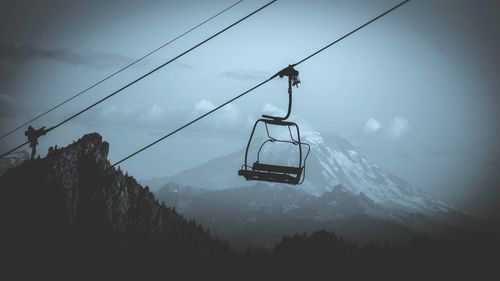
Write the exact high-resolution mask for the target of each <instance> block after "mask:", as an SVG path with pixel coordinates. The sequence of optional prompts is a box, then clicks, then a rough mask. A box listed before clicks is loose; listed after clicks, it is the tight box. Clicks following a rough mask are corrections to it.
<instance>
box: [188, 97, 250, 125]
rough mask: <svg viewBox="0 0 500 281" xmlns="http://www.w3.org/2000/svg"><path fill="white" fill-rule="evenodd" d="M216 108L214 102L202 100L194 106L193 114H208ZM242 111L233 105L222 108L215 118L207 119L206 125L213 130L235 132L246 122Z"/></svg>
mask: <svg viewBox="0 0 500 281" xmlns="http://www.w3.org/2000/svg"><path fill="white" fill-rule="evenodd" d="M215 107H216V106H215V105H214V104H213V102H211V101H209V100H201V101H199V102H197V103H196V104H195V105H194V110H193V114H194V115H199V114H201V113H206V112H208V111H210V110H212V109H214V108H215ZM243 120H244V118H243V117H242V115H241V113H240V110H239V109H238V107H237V106H235V105H233V104H228V105H226V106H224V107H222V108H221V109H220V110H219V111H218V112H217V113H215V115H214V116H213V117H209V118H208V119H206V120H205V121H204V122H205V123H204V124H205V125H206V126H208V128H209V129H210V128H213V129H217V130H234V129H239V128H240V127H241V126H240V125H241V124H242V123H243V122H244V121H243Z"/></svg>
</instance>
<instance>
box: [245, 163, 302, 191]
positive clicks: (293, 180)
mask: <svg viewBox="0 0 500 281" xmlns="http://www.w3.org/2000/svg"><path fill="white" fill-rule="evenodd" d="M302 169H303V168H298V167H290V166H281V165H270V164H262V163H259V162H255V163H254V164H253V166H252V169H251V170H250V169H242V170H239V171H238V175H240V176H243V177H245V179H246V180H257V181H267V182H277V183H286V184H294V185H295V184H299V181H300V176H301V175H302Z"/></svg>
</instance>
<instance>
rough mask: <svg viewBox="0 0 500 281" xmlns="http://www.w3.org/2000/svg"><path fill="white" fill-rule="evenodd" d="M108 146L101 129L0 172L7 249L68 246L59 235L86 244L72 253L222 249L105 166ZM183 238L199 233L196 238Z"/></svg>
mask: <svg viewBox="0 0 500 281" xmlns="http://www.w3.org/2000/svg"><path fill="white" fill-rule="evenodd" d="M108 152H109V144H108V143H107V142H105V141H103V140H102V137H101V136H100V135H99V134H97V133H92V134H87V135H84V136H83V137H82V138H80V139H79V140H78V141H76V142H73V143H72V144H70V145H68V146H66V147H63V148H57V147H51V148H50V149H49V153H48V155H47V157H45V158H40V159H36V160H34V161H24V162H23V163H22V164H21V165H20V166H19V167H16V168H13V169H10V170H8V171H7V172H6V173H4V174H2V175H1V176H0V221H2V222H3V224H4V227H5V228H4V231H2V233H0V241H13V242H12V243H11V244H12V245H10V246H9V247H11V250H12V251H13V252H19V251H20V252H22V251H26V252H31V250H32V249H29V248H26V247H29V246H26V245H30V244H33V243H32V242H33V241H35V242H36V243H35V244H37V245H44V246H43V247H45V246H46V247H47V248H46V249H45V248H44V249H43V250H42V251H40V253H42V252H51V251H53V249H66V248H67V246H68V245H65V244H64V241H66V242H68V241H70V242H71V243H72V244H71V247H77V248H78V247H79V245H85V249H79V248H78V249H77V250H76V252H79V251H80V250H82V251H83V253H88V254H90V255H97V256H99V255H100V254H102V255H106V254H115V253H116V252H117V251H125V252H127V253H129V254H130V257H131V258H137V257H139V256H141V255H135V254H134V253H133V249H144V251H146V252H147V251H150V253H161V254H164V255H168V256H174V255H183V254H185V253H189V252H190V253H191V254H203V253H208V254H211V253H214V252H220V253H225V252H226V248H225V246H224V245H221V244H219V243H218V242H217V241H215V240H212V239H211V238H210V236H209V235H208V233H206V232H204V231H203V230H202V229H201V227H200V226H199V225H197V224H196V223H195V222H194V221H189V222H188V221H186V220H185V219H184V218H183V217H182V216H180V215H179V214H178V213H177V212H175V210H173V209H171V208H168V207H166V206H165V205H163V204H160V203H158V201H157V200H156V199H155V197H154V195H153V194H152V193H151V192H149V190H148V188H147V187H146V188H144V187H142V186H141V185H139V184H138V183H137V182H136V180H135V179H134V178H132V177H130V176H127V175H124V174H123V172H122V171H120V170H119V169H118V170H117V169H114V168H113V167H111V164H110V163H109V161H108V159H107V156H108ZM20 233H21V234H22V236H20ZM38 234H40V235H38ZM23 235H24V236H23ZM20 237H24V238H20ZM187 237H197V239H198V238H199V241H200V244H196V243H193V240H191V239H190V238H187ZM2 238H5V239H2ZM27 240H33V241H27ZM26 242H29V243H27V244H26ZM195 244H196V245H195ZM172 245H175V247H174V246H172ZM73 250H75V249H73ZM87 250H89V252H86V251H87ZM57 254H60V255H61V256H64V254H67V253H64V252H61V253H57ZM136 256H137V257H136ZM89 258H90V257H89Z"/></svg>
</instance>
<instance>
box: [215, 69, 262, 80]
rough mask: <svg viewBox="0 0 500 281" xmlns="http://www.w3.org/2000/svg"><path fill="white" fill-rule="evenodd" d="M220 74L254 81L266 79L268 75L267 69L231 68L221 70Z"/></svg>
mask: <svg viewBox="0 0 500 281" xmlns="http://www.w3.org/2000/svg"><path fill="white" fill-rule="evenodd" d="M222 76H225V77H228V78H231V79H235V80H243V81H255V80H264V79H267V78H269V76H270V75H269V73H268V72H267V71H260V70H232V71H226V72H223V73H222Z"/></svg>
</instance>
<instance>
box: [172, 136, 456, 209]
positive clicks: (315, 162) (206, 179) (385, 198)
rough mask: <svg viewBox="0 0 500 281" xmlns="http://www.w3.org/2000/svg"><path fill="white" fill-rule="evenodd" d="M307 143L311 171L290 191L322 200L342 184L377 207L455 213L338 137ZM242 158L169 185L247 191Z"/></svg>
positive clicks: (277, 158)
mask: <svg viewBox="0 0 500 281" xmlns="http://www.w3.org/2000/svg"><path fill="white" fill-rule="evenodd" d="M302 139H303V140H304V141H305V142H308V143H309V144H310V145H311V153H310V155H309V158H308V159H307V165H306V179H305V181H304V183H303V184H302V185H300V186H298V187H290V186H289V187H288V188H298V189H302V190H305V191H307V192H309V193H311V194H314V195H316V196H319V195H321V194H323V193H324V192H328V191H331V190H332V189H333V188H334V186H336V185H338V184H342V185H343V186H344V187H345V188H346V189H347V190H349V191H351V192H353V193H354V194H363V195H364V196H367V197H368V198H370V199H371V200H373V201H374V202H375V203H377V204H380V205H383V206H385V207H390V208H391V209H393V210H403V211H406V212H418V213H422V214H428V215H436V214H441V213H447V212H449V211H450V210H452V207H450V206H448V205H447V204H445V203H444V202H441V201H440V200H438V199H435V198H433V197H431V196H429V195H427V194H425V193H424V192H422V191H420V190H418V189H417V188H414V187H412V186H411V185H410V184H408V183H407V182H405V181H404V180H402V179H400V178H398V177H396V176H395V175H393V174H391V173H389V172H388V171H385V170H384V169H382V168H380V167H378V166H377V165H375V164H373V163H371V162H370V161H368V159H366V158H365V157H363V156H362V155H361V154H360V153H358V152H357V151H356V150H355V148H354V147H353V146H352V145H350V144H349V143H348V142H347V141H346V140H344V139H342V138H340V137H339V136H337V135H333V134H332V135H328V136H326V137H324V136H322V135H321V134H320V133H319V132H305V133H303V135H302ZM262 154H263V155H264V156H265V157H266V156H267V161H270V162H272V163H293V162H294V161H295V162H296V160H295V159H294V158H296V151H293V150H289V149H288V150H287V149H282V148H278V149H276V147H273V148H272V147H269V146H267V147H265V148H264V149H263V152H262ZM243 157H244V150H240V151H237V152H235V153H232V154H229V155H226V156H223V157H219V158H216V159H213V160H211V161H209V162H207V163H204V164H202V165H199V166H197V167H195V168H192V169H190V170H187V171H184V172H182V173H179V174H177V175H175V176H172V177H171V178H170V181H172V182H176V183H179V184H183V185H189V186H195V187H201V188H205V189H209V190H217V189H226V188H231V187H237V186H242V185H247V186H248V185H250V184H252V183H251V182H245V181H244V179H243V178H242V177H239V176H238V175H237V171H238V169H239V168H240V167H241V165H242V163H243ZM270 185H272V186H279V185H280V184H270Z"/></svg>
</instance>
